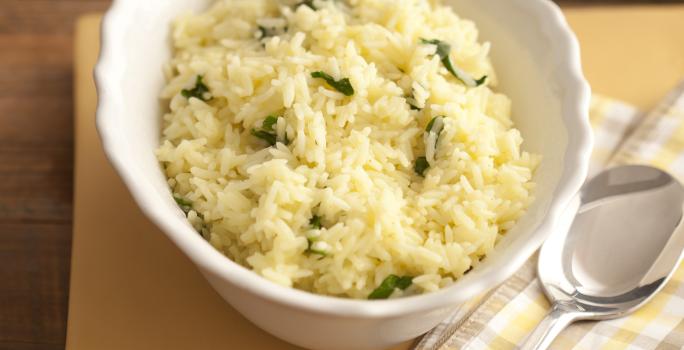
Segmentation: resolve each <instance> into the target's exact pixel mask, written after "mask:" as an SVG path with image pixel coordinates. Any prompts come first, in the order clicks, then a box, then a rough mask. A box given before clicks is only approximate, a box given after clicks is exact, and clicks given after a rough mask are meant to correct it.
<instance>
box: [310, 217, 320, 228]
mask: <svg viewBox="0 0 684 350" xmlns="http://www.w3.org/2000/svg"><path fill="white" fill-rule="evenodd" d="M309 225H310V226H311V228H314V229H317V230H320V229H321V228H322V227H323V224H322V223H321V217H320V216H318V215H314V216H313V217H312V218H311V219H309Z"/></svg>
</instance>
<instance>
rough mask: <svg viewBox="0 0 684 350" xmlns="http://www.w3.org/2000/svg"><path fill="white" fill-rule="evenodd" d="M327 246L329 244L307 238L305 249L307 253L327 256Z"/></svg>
mask: <svg viewBox="0 0 684 350" xmlns="http://www.w3.org/2000/svg"><path fill="white" fill-rule="evenodd" d="M329 247H330V246H329V245H328V244H327V243H325V242H317V241H314V240H309V248H308V249H307V250H306V251H307V253H314V254H318V255H322V256H327V255H328V249H329Z"/></svg>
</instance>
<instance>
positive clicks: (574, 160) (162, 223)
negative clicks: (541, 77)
mask: <svg viewBox="0 0 684 350" xmlns="http://www.w3.org/2000/svg"><path fill="white" fill-rule="evenodd" d="M134 1H136V0H114V2H113V4H112V7H111V8H110V10H109V11H108V12H107V14H106V15H105V17H104V19H103V22H102V31H101V39H102V40H101V45H102V46H101V51H100V58H99V61H98V64H97V66H96V68H95V81H96V86H97V91H98V109H97V129H98V132H99V134H100V138H101V141H102V144H103V148H104V151H105V154H106V156H107V158H108V159H109V161H110V163H111V164H112V165H113V166H114V168H115V170H116V171H117V172H118V174H119V175H120V177H121V178H122V179H123V181H124V183H125V184H126V186H127V187H128V189H129V190H130V192H131V194H132V195H133V198H134V200H135V202H136V203H137V204H138V206H139V207H140V209H141V210H142V211H143V212H144V214H145V215H146V216H147V217H148V218H150V219H151V220H152V221H153V222H154V223H155V224H156V225H157V226H158V227H159V228H161V229H162V231H163V232H164V233H165V234H166V235H167V236H168V237H169V238H170V239H171V240H172V241H173V242H174V243H175V244H176V245H177V246H178V247H179V248H180V249H181V250H182V251H183V252H184V253H185V254H186V255H188V256H189V257H190V259H191V260H192V261H193V262H194V263H195V264H196V265H198V266H199V267H201V268H202V269H206V270H207V271H209V272H211V273H212V274H214V275H216V276H218V277H219V278H221V279H225V280H228V281H229V282H230V283H232V284H233V285H235V286H237V287H239V288H241V289H244V290H247V291H248V292H250V293H253V294H256V295H258V296H260V297H262V298H265V299H269V300H271V301H273V302H276V303H280V304H284V305H287V306H290V307H294V308H297V309H302V310H307V311H309V312H312V313H318V314H334V315H338V316H345V317H364V318H386V317H395V316H401V315H407V314H411V313H417V312H421V311H426V310H434V309H439V308H445V307H450V306H456V305H458V304H461V303H463V302H465V301H467V300H468V299H470V298H472V297H475V296H476V295H478V294H479V293H482V292H484V291H486V290H487V289H489V288H491V287H494V286H497V285H499V284H501V283H503V282H504V281H505V280H506V279H507V278H509V277H510V276H512V275H513V274H514V273H515V272H516V271H517V270H518V269H519V268H520V267H521V266H522V265H523V264H524V263H525V261H527V260H528V259H529V257H530V256H532V255H533V254H534V252H535V251H536V250H537V249H538V248H539V247H540V246H541V244H542V243H543V241H544V240H545V239H546V236H545V235H544V232H550V231H551V230H552V229H553V227H554V226H555V225H556V223H557V222H558V220H559V219H560V217H561V215H562V214H563V211H564V210H565V208H566V206H567V205H568V204H569V203H570V201H571V199H572V198H573V197H574V196H575V194H576V193H577V191H578V190H579V189H580V187H581V185H582V183H583V182H584V179H585V177H586V174H587V170H588V163H589V161H588V160H589V156H590V154H591V148H592V143H593V139H592V137H593V136H592V132H591V127H590V125H589V121H588V119H587V118H586V113H587V111H588V109H589V100H590V97H591V90H590V87H589V84H588V83H587V82H586V80H585V79H584V76H583V74H582V69H581V63H580V48H579V43H578V42H577V39H576V38H575V36H574V34H573V33H572V31H571V30H570V28H569V26H568V24H567V22H566V20H565V18H564V16H563V14H562V12H561V10H560V8H559V7H558V6H557V5H555V4H554V3H552V2H550V1H548V0H524V1H519V4H520V6H524V7H526V8H528V9H531V10H533V11H535V12H536V13H537V16H538V17H539V18H541V20H542V21H543V22H544V25H545V26H547V27H548V28H546V29H548V30H552V31H553V32H554V33H556V34H557V35H558V37H557V38H558V40H560V41H562V45H560V47H562V49H563V50H565V52H564V53H563V54H561V55H560V57H563V58H564V59H565V60H566V61H567V62H564V66H566V67H569V70H567V71H566V72H564V75H565V79H564V82H565V83H566V84H569V85H568V87H567V90H568V91H571V92H572V93H571V94H569V96H566V97H565V100H568V99H569V100H571V101H572V100H574V101H576V103H574V104H573V106H572V109H573V110H572V113H573V114H574V115H576V116H577V118H574V119H572V121H573V122H574V123H575V124H574V125H572V124H571V122H569V121H568V120H566V121H565V123H566V126H567V127H568V129H572V128H574V133H571V134H570V135H569V137H568V145H567V148H566V151H565V158H564V170H563V174H562V176H561V177H560V181H559V183H558V185H557V187H556V190H555V194H554V195H553V199H552V201H551V203H550V204H549V207H548V212H547V214H546V215H545V216H544V219H543V220H542V221H541V222H540V223H539V224H538V225H537V227H536V230H535V232H534V234H533V235H532V237H531V238H530V239H529V240H527V241H525V242H524V244H523V243H519V244H518V245H521V246H519V247H517V248H518V249H517V250H515V249H507V250H504V251H500V252H498V253H497V254H502V255H508V257H507V259H501V261H502V262H504V261H505V263H501V264H499V265H492V266H491V267H490V268H489V269H487V270H486V271H482V275H481V276H480V278H479V279H477V280H469V281H467V283H466V281H464V282H463V283H454V284H453V285H451V286H449V287H446V288H443V289H440V290H439V291H435V292H430V293H425V294H421V295H416V296H410V297H405V298H397V299H390V300H380V301H368V300H356V299H344V298H337V297H331V296H324V295H317V294H314V293H310V292H306V291H302V290H298V289H294V288H288V287H284V286H280V285H278V284H276V283H273V282H271V281H268V280H267V279H265V278H263V277H261V276H259V275H257V274H256V273H254V272H253V271H251V270H248V269H246V268H245V267H243V266H241V265H239V264H237V263H235V262H233V261H232V260H230V259H229V258H227V257H226V256H224V255H223V254H221V253H220V252H218V251H217V250H216V249H214V248H213V247H212V246H210V245H209V244H206V242H205V241H204V240H203V238H201V237H200V236H199V235H197V234H189V231H190V228H188V227H186V226H184V225H179V224H178V220H181V219H180V218H177V219H178V220H176V218H170V215H169V213H168V212H167V211H165V210H163V208H157V207H155V206H154V205H152V204H153V203H152V201H151V199H150V198H148V196H146V195H145V193H146V186H145V182H144V181H140V178H139V177H138V176H137V175H136V173H135V169H134V168H132V167H131V166H130V165H129V164H127V162H126V159H125V158H124V157H123V155H122V154H121V153H119V152H117V151H116V149H117V147H118V146H117V144H116V143H115V142H114V141H115V137H113V135H114V134H115V133H116V132H121V131H120V130H115V128H111V127H109V123H110V122H111V121H112V120H114V118H112V117H110V116H113V115H115V114H116V113H117V111H118V110H120V108H121V103H122V102H123V101H122V98H121V96H117V95H116V94H113V93H112V91H111V90H112V89H110V88H108V87H113V86H116V85H115V84H113V83H115V82H116V79H117V75H116V74H115V73H116V72H117V69H118V68H120V67H118V66H119V65H118V64H117V62H116V61H115V57H116V52H118V50H117V48H118V46H120V45H122V44H123V43H122V37H121V36H122V35H121V32H120V31H117V30H115V28H116V27H117V26H118V25H119V22H120V21H121V20H122V19H123V18H125V17H126V13H125V9H126V8H125V7H124V4H125V3H127V2H134ZM117 67H118V68H117ZM569 123H570V124H569ZM170 219H171V220H170ZM516 243H517V242H516ZM512 246H515V244H513V245H512ZM509 248H510V247H509Z"/></svg>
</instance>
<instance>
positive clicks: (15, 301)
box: [0, 0, 682, 350]
mask: <svg viewBox="0 0 684 350" xmlns="http://www.w3.org/2000/svg"><path fill="white" fill-rule="evenodd" d="M559 2H560V3H561V4H562V5H564V6H581V5H593V4H625V3H629V4H634V3H644V2H649V1H627V0H599V1H590V0H564V1H559ZM650 2H653V3H672V2H682V1H679V0H677V1H673V0H664V1H663V0H661V1H650ZM109 3H110V1H109V0H0V350H2V349H18V350H24V349H26V350H29V349H30V350H39V349H41V350H42V349H63V348H64V342H65V330H66V317H67V311H66V310H67V298H68V284H69V283H68V280H69V256H70V246H71V230H72V191H73V184H72V181H73V170H72V169H73V102H72V100H73V94H72V90H73V83H72V81H73V79H72V75H73V69H72V62H73V54H72V51H73V39H72V35H73V26H74V22H75V19H76V18H77V17H78V16H80V15H81V14H84V13H88V12H99V11H104V10H105V9H106V8H107V6H108V5H109Z"/></svg>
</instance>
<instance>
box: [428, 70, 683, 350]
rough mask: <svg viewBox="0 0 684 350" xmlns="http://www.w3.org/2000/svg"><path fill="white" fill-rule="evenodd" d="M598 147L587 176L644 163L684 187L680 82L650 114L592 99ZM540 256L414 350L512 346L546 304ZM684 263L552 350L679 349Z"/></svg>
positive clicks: (570, 332) (572, 331)
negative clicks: (635, 302) (635, 303)
mask: <svg viewBox="0 0 684 350" xmlns="http://www.w3.org/2000/svg"><path fill="white" fill-rule="evenodd" d="M590 118H591V123H592V126H593V128H594V134H595V138H596V145H595V148H594V151H593V154H592V160H591V166H590V176H591V174H596V173H597V172H598V171H600V170H601V169H602V168H605V167H607V166H612V165H618V164H648V165H653V166H657V167H659V168H662V169H665V170H667V171H669V172H670V173H672V174H674V175H675V176H677V177H678V178H679V179H680V181H683V182H684V82H683V83H682V84H680V85H679V86H678V87H677V88H676V89H675V90H674V91H673V92H672V93H671V94H670V95H669V96H668V97H667V98H666V99H665V100H664V101H663V102H662V103H661V104H660V105H659V106H658V107H657V108H656V109H655V110H654V111H653V112H651V113H650V114H649V115H647V116H645V117H642V115H640V113H639V111H638V110H637V109H636V108H634V107H632V106H629V105H627V104H624V103H622V102H620V101H616V100H612V99H608V98H605V97H600V96H595V97H594V99H593V101H592V105H591V110H590ZM536 262H537V257H536V256H534V257H532V258H531V259H530V260H529V261H528V262H527V263H526V264H525V265H524V266H523V267H522V268H521V269H520V270H519V271H518V272H517V273H516V274H515V275H514V276H513V277H511V278H510V279H508V280H507V281H506V282H504V284H502V285H501V286H499V287H497V288H496V289H494V290H492V291H490V292H488V293H487V294H485V295H482V296H480V297H478V298H476V299H475V300H472V301H470V302H469V303H467V304H466V305H464V306H463V307H461V308H460V309H459V310H458V311H457V312H456V313H455V314H454V315H452V316H451V317H450V318H449V319H447V320H445V321H443V322H442V323H441V324H439V325H438V326H437V327H436V328H435V329H433V330H432V331H431V332H430V333H428V334H426V335H425V336H424V337H423V338H422V339H421V341H420V342H419V343H418V344H417V345H416V347H415V349H416V350H437V349H439V350H456V349H468V350H470V349H496V350H506V349H517V348H518V345H520V344H521V343H522V341H523V340H524V339H525V337H526V336H527V335H528V334H529V333H531V332H532V329H533V328H534V327H535V326H536V325H537V324H538V323H539V322H540V321H541V320H542V318H543V317H544V315H545V314H546V313H547V312H548V310H549V308H550V305H549V303H548V301H547V300H546V298H545V296H544V294H543V292H542V290H541V287H540V285H539V281H538V280H537V278H536ZM683 283H684V264H683V265H682V266H680V268H679V270H678V271H677V272H676V273H675V275H674V276H673V278H672V280H670V282H669V283H668V284H667V285H666V286H665V288H664V289H663V290H662V291H661V292H660V293H659V294H658V295H657V296H656V297H655V298H654V299H653V300H652V301H651V302H649V303H648V304H647V305H646V306H644V307H643V308H642V309H640V310H638V311H637V312H635V313H634V314H632V315H630V316H628V317H624V318H620V319H615V320H610V321H602V322H577V323H574V324H572V325H570V327H568V328H567V329H566V330H565V331H563V332H562V333H561V335H560V336H559V337H558V338H557V339H556V341H555V342H554V343H553V345H552V346H551V348H552V349H582V350H584V349H586V350H594V349H611V350H612V349H657V350H669V349H684V284H683Z"/></svg>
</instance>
